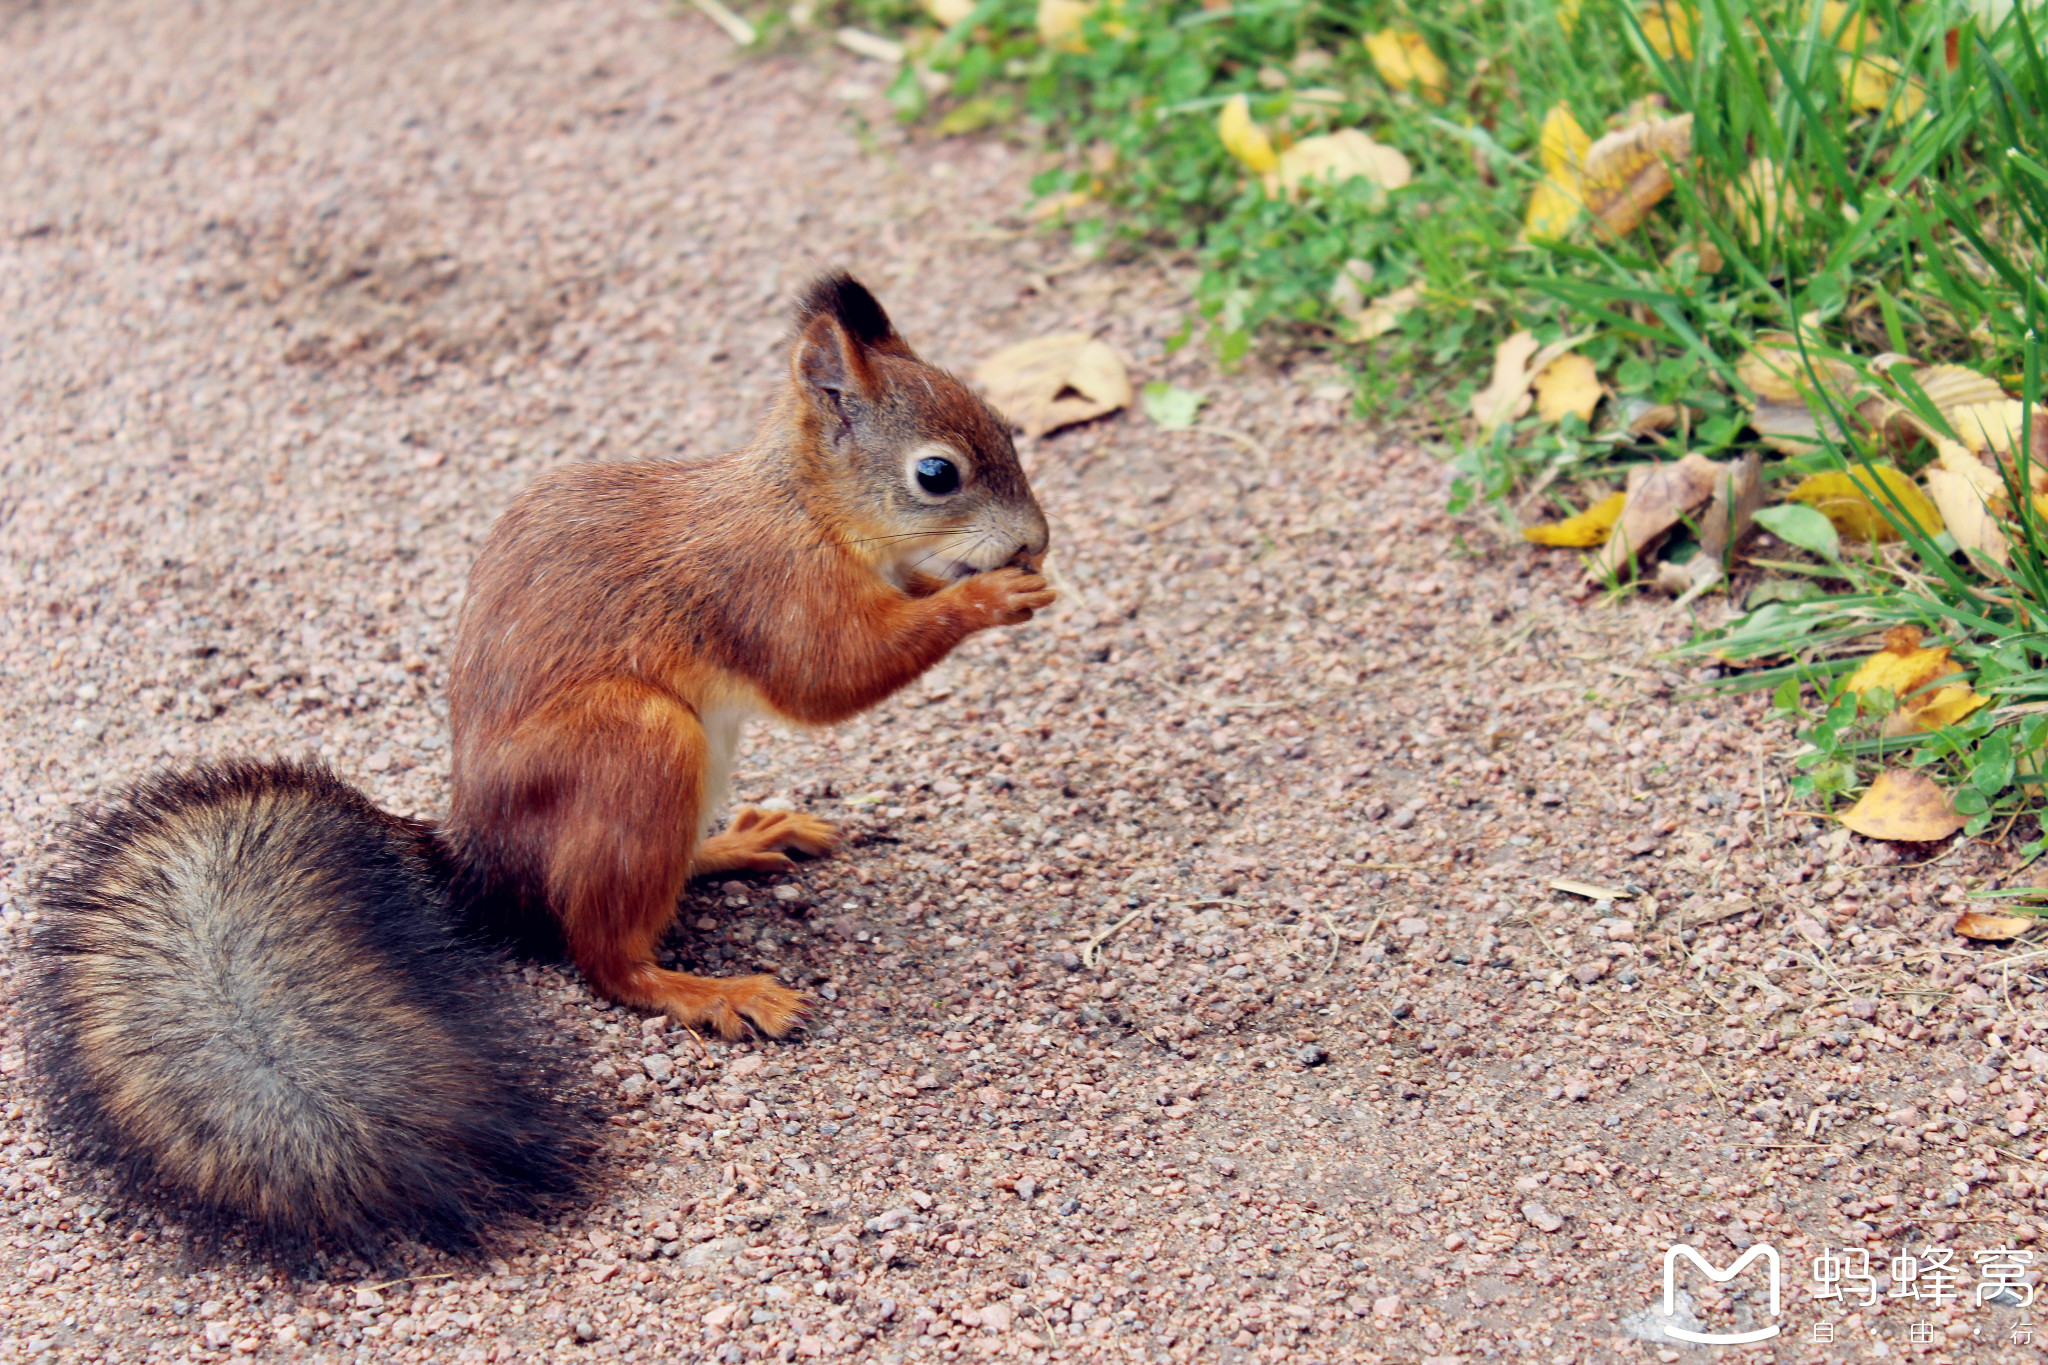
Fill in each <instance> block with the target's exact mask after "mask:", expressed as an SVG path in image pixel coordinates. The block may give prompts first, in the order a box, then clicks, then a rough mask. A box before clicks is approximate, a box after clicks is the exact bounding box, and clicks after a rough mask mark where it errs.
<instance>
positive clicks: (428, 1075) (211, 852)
mask: <svg viewBox="0 0 2048 1365" xmlns="http://www.w3.org/2000/svg"><path fill="white" fill-rule="evenodd" d="M448 883H449V878H448V872H447V869H446V867H445V866H444V865H443V859H442V856H441V854H440V852H439V850H438V849H437V847H436V845H435V842H434V838H433V835H432V832H431V830H429V829H428V827H426V826H424V825H421V824H418V823H416V822H414V821H410V820H405V819H402V818H400V817H398V816H394V815H389V814H386V813H385V812H383V811H380V810H378V809H377V808H376V807H375V806H373V805H372V804H371V803H370V802H369V800H368V799H367V798H366V797H364V796H363V795H362V794H361V793H359V792H357V791H356V790H355V789H354V788H352V787H349V786H348V785H347V784H345V783H343V782H341V781H340V780H339V779H337V778H335V777H334V776H333V775H332V774H331V773H329V772H327V771H326V770H325V769H324V768H320V767H314V766H303V765H297V764H289V763H256V762H246V761H245V762H231V763H226V764H220V765H215V766H209V767H203V768H198V769H193V770H190V771H185V772H172V773H164V774H159V775H157V776H155V777H152V778H150V779H148V780H146V781H145V782H143V783H142V784H141V785H139V786H138V787H136V788H135V789H133V790H132V791H130V792H128V793H127V794H125V795H124V796H123V797H122V798H121V799H120V800H119V801H118V802H117V803H115V804H113V805H111V806H109V807H107V808H105V809H102V810H100V811H98V812H96V813H93V814H90V815H88V816H86V817H84V818H82V819H81V820H79V821H78V822H77V823H75V824H74V826H73V827H72V829H71V830H70V832H69V833H68V835H67V836H66V838H65V840H64V843H63V847H62V848H61V849H60V850H59V852H58V856H57V860H56V862H55V864H54V866H53V867H52V869H51V871H50V872H49V873H48V874H47V875H46V877H45V878H44V880H43V882H42V885H41V887H40V888H39V894H38V897H37V901H38V909H39V911H40V918H39V922H38V923H37V925H36V930H35V935H34V937H33V939H32V941H31V954H32V971H31V985H30V1013H31V1017H30V1040H31V1045H32V1054H31V1061H32V1064H33V1066H34V1069H35V1071H36V1073H37V1078H38V1081H39V1082H40V1086H41V1088H42V1090H43V1092H44V1098H45V1103H46V1112H47V1113H48V1114H49V1116H50V1118H51V1120H52V1122H53V1125H54V1126H55V1127H56V1128H57V1129H58V1130H59V1132H60V1133H62V1134H63V1135H65V1136H68V1137H69V1139H70V1140H71V1142H72V1144H73V1146H74V1149H75V1150H77V1151H78V1153H79V1154H80V1155H81V1156H83V1157H85V1158H86V1159H87V1160H89V1161H91V1162H93V1163H94V1164H95V1165H98V1166H100V1167H101V1168H103V1169H105V1170H106V1171H108V1172H109V1173H110V1174H111V1175H112V1176H113V1177H114V1178H115V1179H116V1181H117V1182H119V1183H120V1184H121V1185H123V1186H124V1187H125V1188H126V1190H127V1192H128V1193H130V1194H131V1195H141V1196H144V1197H148V1198H151V1199H152V1200H153V1202H157V1203H160V1204H164V1205H168V1206H170V1207H172V1208H173V1209H175V1210H177V1211H179V1212H181V1213H183V1214H184V1215H186V1216H187V1217H188V1218H189V1219H190V1220H191V1221H192V1222H193V1224H194V1226H195V1228H196V1229H200V1230H204V1229H208V1228H210V1227H225V1226H239V1227H242V1228H244V1229H246V1230H247V1231H248V1232H250V1233H251V1234H253V1236H254V1237H255V1238H256V1240H257V1241H258V1242H259V1243H260V1244H261V1245H262V1246H263V1247H264V1248H265V1249H266V1250H269V1251H271V1252H273V1253H278V1254H283V1255H300V1254H303V1253H304V1252H306V1251H307V1250H309V1249H310V1248H311V1247H312V1246H313V1245H315V1244H321V1245H327V1246H331V1247H335V1248H336V1249H368V1248H371V1247H375V1246H377V1245H379V1244H381V1243H383V1242H385V1241H387V1240H389V1239H391V1238H393V1237H403V1236H411V1237H417V1238H419V1239H421V1240H423V1241H426V1242H430V1243H433V1244H435V1245H439V1246H443V1247H447V1248H450V1249H461V1248H465V1247H470V1246H474V1245H475V1244H476V1242H477V1240H478V1237H479V1234H480V1233H481V1232H482V1231H483V1229H484V1227H485V1225H486V1224H487V1223H488V1222H489V1221H490V1220H491V1219H492V1218H494V1217H496V1216H498V1215H501V1214H504V1213H508V1212H510V1213H520V1212H528V1211H531V1210H533V1209H534V1208H535V1207H536V1206H537V1203H538V1201H540V1200H541V1199H543V1198H545V1197H547V1196H549V1195H554V1194H561V1193H568V1192H571V1191H573V1190H574V1189H576V1188H577V1187H578V1186H579V1185H580V1184H581V1183H582V1180H583V1171H584V1166H585V1163H586V1162H587V1161H588V1160H589V1158H590V1155H591V1152H592V1150H593V1140H592V1139H591V1138H590V1137H589V1136H588V1134H589V1132H590V1129H589V1127H588V1120H587V1117H586V1116H584V1115H582V1114H580V1113H578V1112H576V1111H574V1110H573V1109H572V1108H571V1107H570V1105H569V1104H567V1103H565V1101H564V1099H563V1095H562V1087H561V1085H560V1083H559V1078H558V1073H557V1072H556V1071H555V1069H554V1068H553V1066H552V1065H551V1064H550V1063H549V1062H548V1061H547V1060H546V1059H545V1057H544V1055H543V1054H541V1053H539V1052H538V1051H537V1049H535V1048H534V1046H533V1045H532V1043H531V1042H530V1041H529V1040H530V1039H532V1038H534V1037H535V1036H536V1034H537V1032H538V1030H536V1029H535V1028H534V1027H533V1025H532V1024H531V1023H530V1022H525V1023H523V1022H521V1021H520V1020H519V1019H518V1018H517V1017H516V1015H515V1012H514V1011H513V1010H512V1009H510V1008H508V1007H507V1005H506V1004H505V1003H504V1002H503V1001H502V999H501V993H502V988H503V984H504V983H503V981H502V977H501V973H499V972H497V971H495V970H493V967H494V963H493V959H491V958H490V957H489V956H487V955H485V954H483V953H482V952H480V951H479V950H478V949H476V948H475V947H473V946H471V945H470V944H468V943H467V942H465V941H464V940H463V939H462V938H461V937H460V936H459V935H458V933H457V930H456V927H455V921H454V917H453V915H452V913H451V908H450V906H449V904H448V895H449V893H448Z"/></svg>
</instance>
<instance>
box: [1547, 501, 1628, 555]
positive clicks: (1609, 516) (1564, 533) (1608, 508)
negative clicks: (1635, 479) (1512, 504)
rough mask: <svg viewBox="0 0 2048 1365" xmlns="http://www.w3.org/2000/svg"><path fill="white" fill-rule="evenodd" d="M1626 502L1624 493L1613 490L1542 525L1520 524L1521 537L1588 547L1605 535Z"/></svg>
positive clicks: (1583, 548) (1605, 537)
mask: <svg viewBox="0 0 2048 1365" xmlns="http://www.w3.org/2000/svg"><path fill="white" fill-rule="evenodd" d="M1626 506H1628V494H1626V493H1615V494H1612V495H1611V496H1608V497H1605V498H1602V499H1600V501H1598V502H1596V503H1594V504H1593V505H1592V506H1591V507H1588V508H1587V509H1586V510H1585V511H1583V512H1580V513H1578V514H1577V515H1575V516H1569V517H1566V518H1565V519H1564V520H1563V521H1553V522H1550V523H1549V524H1548V525H1544V526H1524V527H1523V528H1522V539H1524V540H1528V541H1534V542H1535V543H1536V544H1538V545H1562V546H1565V547H1567V548H1571V549H1580V550H1586V549H1591V548H1592V547H1593V546H1595V545H1598V544H1600V543H1601V542H1602V541H1604V540H1606V539H1607V533H1608V532H1609V531H1612V530H1613V529H1614V523H1615V522H1617V521H1620V520H1621V509H1622V508H1624V507H1626Z"/></svg>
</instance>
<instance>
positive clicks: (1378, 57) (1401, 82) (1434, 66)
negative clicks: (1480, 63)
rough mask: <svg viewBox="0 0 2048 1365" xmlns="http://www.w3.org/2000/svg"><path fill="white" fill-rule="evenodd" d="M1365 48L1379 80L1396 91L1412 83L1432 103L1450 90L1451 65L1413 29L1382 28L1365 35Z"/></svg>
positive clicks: (1440, 102)
mask: <svg viewBox="0 0 2048 1365" xmlns="http://www.w3.org/2000/svg"><path fill="white" fill-rule="evenodd" d="M1365 50H1366V52H1367V53H1368V54H1369V55H1370V56H1371V57H1372V64H1373V68H1374V69H1375V70H1377V71H1378V72H1379V73H1380V79H1381V80H1383V81H1385V82H1386V83H1387V84H1388V85H1391V86H1393V87H1394V88H1395V89H1396V90H1407V89H1409V88H1410V87H1411V86H1412V87H1413V88H1414V90H1415V92H1416V93H1417V94H1419V95H1421V96H1422V97H1423V98H1424V99H1426V100H1428V101H1429V102H1430V103H1431V104H1442V103H1443V102H1444V99H1445V97H1446V96H1447V95H1448V94H1449V93H1450V88H1451V72H1450V68H1449V67H1446V66H1445V65H1444V62H1443V58H1441V57H1439V56H1437V55H1436V53H1435V52H1434V51H1432V50H1431V49H1430V46H1429V43H1428V42H1427V40H1425V39H1424V38H1423V36H1422V35H1421V34H1420V33H1417V32H1416V31H1415V30H1414V29H1409V28H1383V29H1381V30H1380V31H1379V32H1378V33H1370V34H1367V35H1366V39H1365Z"/></svg>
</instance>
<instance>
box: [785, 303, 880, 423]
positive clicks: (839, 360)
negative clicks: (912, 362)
mask: <svg viewBox="0 0 2048 1365" xmlns="http://www.w3.org/2000/svg"><path fill="white" fill-rule="evenodd" d="M789 368H790V373H791V375H792V377H793V378H795V380H796V382H797V386H798V387H799V388H801V389H802V390H803V391H804V392H805V393H806V394H807V395H808V396H809V397H810V399H811V401H812V402H814V403H816V404H817V405H818V407H819V409H820V410H821V411H823V412H825V413H827V414H829V415H833V416H836V417H837V418H838V419H839V420H840V421H841V422H850V421H851V420H852V416H853V407H854V406H855V405H858V404H863V403H872V402H873V401H874V400H875V387H876V380H875V368H874V366H873V365H872V364H870V363H869V360H868V355H867V351H866V348H865V347H863V346H862V345H861V344H860V341H859V340H858V339H857V338H856V337H854V336H852V335H850V334H849V333H848V332H847V330H846V328H845V327H843V326H841V325H840V322H839V319H837V318H835V317H832V316H831V315H829V314H821V315H819V316H817V317H814V318H811V319H810V320H809V321H808V322H806V323H805V324H804V329H803V331H802V332H801V333H799V334H798V336H797V339H796V349H795V350H794V351H793V352H792V353H791V355H790V358H789ZM849 399H851V400H853V401H852V403H851V404H850V403H849V402H848V400H849Z"/></svg>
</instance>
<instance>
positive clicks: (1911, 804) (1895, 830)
mask: <svg viewBox="0 0 2048 1365" xmlns="http://www.w3.org/2000/svg"><path fill="white" fill-rule="evenodd" d="M1837 818H1838V819H1839V820H1841V822H1842V823H1843V824H1844V825H1846V826H1847V827H1848V828H1850V829H1852V830H1854V831H1856V833H1858V834H1861V835H1863V836H1864V837H1865V838H1869V839H1892V840H1902V841H1904V842H1907V843H1916V844H1918V843H1931V842H1933V841H1934V840H1936V839H1946V838H1947V837H1948V836H1949V835H1951V834H1954V833H1955V832H1956V831H1957V830H1959V829H1961V828H1962V827H1963V826H1964V825H1966V824H1968V823H1969V820H1968V817H1966V816H1963V815H1961V814H1959V813H1957V811H1956V808H1955V807H1954V806H1952V805H1950V804H1949V800H1948V794H1947V793H1946V792H1944V791H1942V789H1941V788H1940V787H1937V786H1936V785H1935V784H1934V779H1933V778H1931V777H1929V776H1928V775H1927V774H1926V773H1923V772H1918V771H1915V770H1914V769H1911V768H1889V769H1886V770H1885V771H1884V772H1881V773H1879V774H1878V775H1877V780H1876V781H1874V782H1872V783H1871V784H1870V790H1869V791H1866V792H1865V793H1863V799H1862V800H1860V801H1858V802H1857V803H1856V804H1855V805H1853V806H1851V807H1849V809H1847V810H1845V811H1843V812H1842V813H1841V815H1840V816H1838V817H1837Z"/></svg>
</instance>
